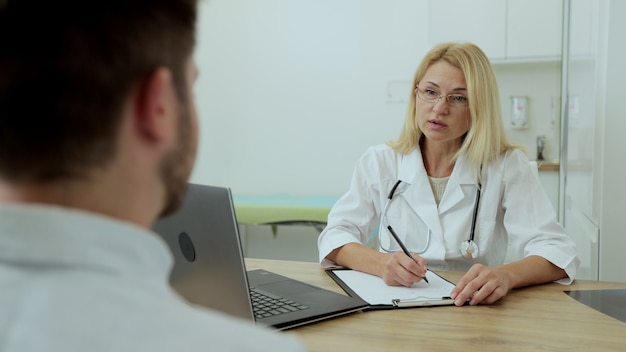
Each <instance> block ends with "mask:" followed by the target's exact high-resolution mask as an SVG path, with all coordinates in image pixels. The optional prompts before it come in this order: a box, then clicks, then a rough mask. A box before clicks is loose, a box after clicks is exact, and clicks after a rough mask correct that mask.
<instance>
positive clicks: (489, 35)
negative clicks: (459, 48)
mask: <svg viewBox="0 0 626 352" xmlns="http://www.w3.org/2000/svg"><path fill="white" fill-rule="evenodd" d="M429 14H430V17H429V18H430V20H429V38H430V44H431V46H432V45H435V44H438V43H440V42H445V41H468V42H472V43H474V44H476V45H478V46H479V47H480V48H481V49H483V51H484V52H485V54H487V56H488V57H489V58H490V59H504V57H505V43H506V40H505V39H506V30H505V28H506V1H502V0H472V1H467V0H445V1H441V0H430V1H429Z"/></svg>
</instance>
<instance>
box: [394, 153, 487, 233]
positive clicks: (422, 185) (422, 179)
mask: <svg viewBox="0 0 626 352" xmlns="http://www.w3.org/2000/svg"><path fill="white" fill-rule="evenodd" d="M465 163H466V160H465V158H464V156H463V155H460V156H459V158H458V159H457V161H456V164H455V166H454V170H453V171H452V174H451V175H450V178H449V179H448V184H447V185H446V190H445V192H444V194H443V197H442V199H441V202H440V203H439V208H438V209H437V205H436V203H435V197H434V196H433V192H432V188H431V186H430V182H429V180H428V175H427V174H426V169H425V168H424V161H423V159H422V153H421V151H420V148H419V146H418V147H417V148H415V149H414V150H413V151H411V152H410V153H409V154H407V155H405V156H404V157H403V158H402V161H401V163H400V168H399V170H398V171H399V172H398V176H399V178H400V180H402V182H404V183H406V184H409V185H411V186H415V187H411V186H408V187H407V186H406V185H405V188H404V192H403V194H404V197H405V198H406V200H407V201H408V203H409V204H410V205H411V206H412V207H413V209H415V211H416V212H417V213H418V214H424V221H425V222H426V223H427V224H428V226H430V227H431V229H433V230H434V229H435V228H439V229H440V228H441V225H440V224H439V221H437V223H436V224H435V223H434V221H432V220H431V221H430V222H433V223H428V222H429V221H428V220H427V219H438V218H439V216H438V215H439V214H443V213H445V212H446V211H448V210H450V209H451V208H452V207H454V206H455V205H456V204H458V203H459V202H461V201H462V200H463V199H465V197H473V195H474V193H475V191H476V181H475V180H473V179H472V177H471V175H470V173H469V171H468V168H467V167H466V166H465ZM409 188H410V189H409Z"/></svg>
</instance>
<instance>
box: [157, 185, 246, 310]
mask: <svg viewBox="0 0 626 352" xmlns="http://www.w3.org/2000/svg"><path fill="white" fill-rule="evenodd" d="M232 204H233V202H232V195H231V191H230V189H229V188H226V187H215V186H207V185H198V184H191V183H190V184H189V185H188V188H187V193H186V195H185V198H184V200H183V204H182V205H181V207H180V209H178V211H177V212H176V213H174V214H172V215H170V216H167V217H164V218H161V219H159V220H157V221H156V222H155V224H154V226H153V230H154V231H155V232H157V233H158V234H160V235H161V236H162V237H163V239H164V240H165V241H166V242H167V243H168V245H169V247H170V248H171V249H172V252H173V255H174V257H175V258H174V260H175V261H174V262H175V264H174V268H173V271H172V273H171V276H170V283H171V285H172V287H174V289H175V290H176V291H178V292H179V293H180V294H181V295H182V296H183V297H185V298H186V299H187V300H188V301H190V302H191V303H194V304H197V305H200V306H204V307H209V308H214V309H216V310H219V311H222V312H224V313H227V314H231V315H235V316H238V317H241V318H244V319H247V320H250V321H252V322H253V321H254V315H253V311H252V305H251V301H250V292H249V289H248V281H247V280H248V279H247V275H246V269H245V263H244V259H243V253H242V250H241V244H240V238H239V233H238V227H237V226H238V225H237V220H236V217H235V212H234V209H233V208H232V207H233V205H232ZM207 232H209V233H207Z"/></svg>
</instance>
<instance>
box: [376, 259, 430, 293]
mask: <svg viewBox="0 0 626 352" xmlns="http://www.w3.org/2000/svg"><path fill="white" fill-rule="evenodd" d="M412 255H413V258H409V257H408V256H407V255H406V254H404V252H402V251H398V252H395V253H393V254H388V260H387V262H386V263H385V265H384V267H383V271H382V274H381V277H382V279H383V280H384V281H385V283H386V284H387V285H389V286H407V287H408V286H411V285H413V283H415V282H418V281H420V280H422V279H423V278H424V276H426V259H424V258H422V257H420V256H419V255H417V254H413V253H412Z"/></svg>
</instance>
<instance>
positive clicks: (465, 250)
mask: <svg viewBox="0 0 626 352" xmlns="http://www.w3.org/2000/svg"><path fill="white" fill-rule="evenodd" d="M401 182H402V180H398V181H397V182H396V184H395V185H394V186H393V188H392V189H391V191H390V192H389V195H388V196H387V201H386V202H385V206H384V208H383V212H382V214H381V216H380V225H379V228H378V235H379V236H381V234H382V233H383V232H384V231H387V229H386V227H387V226H384V220H385V219H386V218H387V212H388V211H389V205H390V204H391V202H392V200H393V196H394V194H395V193H396V189H397V188H398V186H399V185H400V183H401ZM480 188H481V184H480V183H479V184H478V187H477V189H476V202H475V203H474V213H473V214H472V227H471V229H470V234H469V238H468V239H467V241H463V242H461V244H460V245H459V252H460V253H461V256H463V258H466V259H475V258H478V253H479V250H478V244H476V242H475V241H474V230H475V229H476V217H477V216H478V203H479V201H480ZM388 227H391V225H388ZM387 235H388V236H389V235H390V234H389V233H388V234H387ZM430 238H431V233H430V229H429V230H428V236H427V238H426V244H425V245H424V248H423V249H421V250H419V251H413V250H412V252H414V253H417V254H422V253H424V252H426V250H427V249H428V246H429V245H430ZM379 240H380V238H379ZM380 243H382V241H380ZM380 248H381V249H382V250H384V251H385V252H392V251H391V250H390V249H387V248H384V247H383V246H382V245H381V246H380Z"/></svg>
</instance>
